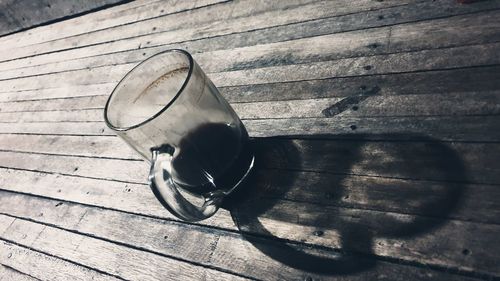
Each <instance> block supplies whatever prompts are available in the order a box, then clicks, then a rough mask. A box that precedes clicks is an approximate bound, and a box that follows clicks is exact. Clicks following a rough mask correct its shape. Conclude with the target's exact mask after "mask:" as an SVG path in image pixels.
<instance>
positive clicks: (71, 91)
mask: <svg viewBox="0 0 500 281" xmlns="http://www.w3.org/2000/svg"><path fill="white" fill-rule="evenodd" d="M115 86H116V83H103V84H95V85H77V86H70V85H68V86H66V87H60V88H48V89H42V90H27V91H22V90H21V91H15V92H10V93H6V92H2V93H0V106H1V104H2V103H5V102H9V101H31V100H41V99H56V98H67V97H80V96H95V95H103V94H109V93H111V92H112V91H113V89H114V87H115Z"/></svg>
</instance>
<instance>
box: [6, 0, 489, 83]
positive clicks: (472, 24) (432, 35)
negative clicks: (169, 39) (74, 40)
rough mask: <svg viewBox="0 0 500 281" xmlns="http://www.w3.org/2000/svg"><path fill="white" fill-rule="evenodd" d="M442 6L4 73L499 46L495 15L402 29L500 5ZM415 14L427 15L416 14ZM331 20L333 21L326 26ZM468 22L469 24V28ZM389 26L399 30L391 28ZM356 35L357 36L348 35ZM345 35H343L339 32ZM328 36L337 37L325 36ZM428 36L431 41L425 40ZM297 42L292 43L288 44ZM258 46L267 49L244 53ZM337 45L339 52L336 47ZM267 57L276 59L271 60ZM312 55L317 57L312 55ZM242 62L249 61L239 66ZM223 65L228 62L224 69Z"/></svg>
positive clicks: (17, 74)
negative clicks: (190, 56)
mask: <svg viewBox="0 0 500 281" xmlns="http://www.w3.org/2000/svg"><path fill="white" fill-rule="evenodd" d="M441 4H442V5H444V6H443V7H442V8H440V9H436V3H426V2H424V3H411V4H409V5H403V6H397V7H393V8H388V9H383V10H375V11H368V12H363V13H366V14H363V15H360V14H358V13H356V14H349V15H345V16H340V18H339V17H333V18H331V17H330V18H327V19H321V20H316V21H306V22H304V23H297V24H287V25H285V26H277V27H271V28H265V29H257V30H251V31H249V32H244V33H237V34H234V33H230V34H228V35H222V36H221V35H219V34H217V35H216V36H215V37H208V38H206V39H200V40H195V41H188V42H183V43H181V44H180V45H179V44H176V43H173V44H167V45H165V46H157V47H153V48H147V49H143V50H137V49H135V48H134V49H132V50H129V51H126V52H119V53H117V52H116V51H115V52H113V53H110V54H107V55H103V54H102V53H103V52H101V53H99V54H96V55H94V56H90V57H87V58H82V59H76V60H68V59H66V60H64V61H63V62H60V59H59V60H57V62H55V63H49V64H42V65H40V66H32V65H36V64H40V62H39V63H36V62H35V63H34V62H33V61H29V62H25V63H29V66H26V67H22V68H21V69H13V70H10V71H5V72H0V77H2V78H8V77H22V76H26V75H36V74H44V73H50V72H60V71H66V70H75V69H82V68H85V67H98V66H105V65H114V64H123V63H137V62H139V61H141V60H143V59H144V58H145V57H148V56H150V55H152V54H155V53H158V52H160V51H162V50H165V49H169V48H179V47H180V48H184V49H187V50H191V51H192V52H194V53H198V52H207V51H208V52H211V51H214V50H219V51H218V52H224V54H225V56H223V57H222V59H221V60H219V63H217V64H216V65H215V67H220V68H221V70H223V67H225V65H226V64H227V63H230V64H231V65H230V66H228V67H227V68H228V69H233V70H234V69H238V68H240V69H241V68H244V67H249V66H252V67H256V66H259V65H260V66H262V65H268V66H269V65H273V64H283V63H293V62H294V61H295V62H298V61H304V60H307V61H314V60H316V61H317V60H320V59H332V58H336V57H345V56H361V55H363V54H365V55H368V54H382V53H391V52H392V53H393V52H400V51H404V50H406V51H408V50H418V49H422V48H439V47H443V46H446V45H448V46H452V45H457V44H460V43H458V42H461V43H462V44H464V43H466V42H467V44H471V43H472V42H475V43H476V44H477V43H481V42H482V43H486V42H495V40H497V38H498V36H495V34H497V33H498V30H497V29H496V28H495V24H494V22H495V21H496V17H494V16H491V17H488V16H487V15H488V14H491V15H493V14H494V12H488V13H486V15H485V16H480V17H478V16H477V15H476V14H472V15H465V16H463V17H452V18H451V19H438V20H432V21H423V22H419V23H410V24H401V23H406V22H411V21H420V20H423V19H433V18H435V17H442V16H451V15H455V14H456V15H460V14H462V13H465V14H467V13H471V12H477V11H481V10H489V9H491V8H494V7H495V6H494V5H497V4H495V2H488V5H483V6H475V5H474V6H472V7H466V8H464V7H463V6H457V5H456V4H450V3H449V1H446V3H441ZM412 11H413V13H412ZM415 11H425V12H421V13H415ZM380 16H382V17H383V20H380V19H379V17H380ZM359 18H362V19H363V21H359ZM326 20H328V21H327V22H325V21H326ZM318 21H319V22H318ZM465 22H466V23H467V24H464V23H465ZM389 24H398V25H391V26H387V27H385V26H386V25H389ZM229 25H230V24H229ZM297 25H298V26H297ZM379 26H384V27H381V28H375V29H369V30H359V29H363V28H367V27H379ZM275 29H276V30H275ZM457 29H458V30H457ZM350 30H354V31H352V32H348V31H350ZM356 30H359V31H356ZM471 30H474V31H476V33H477V30H480V31H481V32H482V33H484V34H483V35H482V36H477V37H475V38H471V37H470V36H463V34H467V33H470V32H471ZM340 31H341V33H339V32H340ZM261 33H265V35H266V36H265V37H263V36H262V35H260V34H261ZM331 33H335V34H331ZM438 33H439V34H438ZM326 34H331V35H327V36H319V35H326ZM389 34H391V39H390V40H389V41H390V44H388V39H385V38H388V35H389ZM461 34H462V35H461ZM180 36H182V34H180ZM236 36H237V37H236ZM318 36H319V37H318ZM178 37H179V36H176V38H178ZM226 37H227V38H226ZM304 37H306V38H304ZM422 37H426V38H425V40H424V38H422ZM300 38H303V39H300ZM436 38H440V40H439V41H436ZM297 39H300V40H297ZM249 40H250V41H249ZM291 40H292V42H288V41H291ZM242 41H243V42H242ZM280 41H287V42H280ZM275 42H276V43H275ZM342 42H344V45H342ZM345 42H350V43H351V45H350V48H348V49H345V48H346V46H345ZM353 42H355V44H359V46H354V45H353V44H354V43H353ZM264 43H272V44H264ZM402 43H403V44H402ZM256 44H259V45H262V46H255V47H246V48H240V47H245V46H253V45H256ZM332 46H334V47H335V48H332ZM230 48H232V49H230ZM286 48H289V49H290V51H291V50H295V51H294V52H293V56H291V55H290V54H289V53H286V51H285V50H286ZM114 49H116V48H114ZM280 50H281V51H280ZM104 52H105V51H104ZM304 52H305V53H306V54H308V56H306V55H305V54H304ZM267 53H271V54H270V55H266V54H267ZM311 53H313V54H316V55H315V56H311ZM77 54H80V55H81V54H82V52H78V53H77ZM215 55H216V54H214V55H211V56H208V58H209V59H206V60H205V59H200V63H201V65H202V66H203V67H204V68H206V67H211V68H213V66H211V65H210V61H211V60H213V59H212V57H213V56H215ZM239 60H245V61H243V62H239ZM251 61H255V63H252V62H251ZM222 62H224V63H223V64H222ZM19 65H20V64H19V63H18V64H16V66H18V67H19ZM4 66H5V65H4V64H0V68H1V69H3V68H2V67H4Z"/></svg>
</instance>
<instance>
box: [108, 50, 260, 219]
mask: <svg viewBox="0 0 500 281" xmlns="http://www.w3.org/2000/svg"><path fill="white" fill-rule="evenodd" d="M104 120H105V122H106V124H107V126H108V127H109V128H111V129H112V130H114V131H115V132H116V134H117V135H118V136H119V137H121V138H122V139H123V140H124V141H125V142H126V143H127V144H129V145H130V146H131V147H132V148H133V149H135V150H136V151H137V152H138V153H139V154H140V155H141V156H142V157H143V158H144V159H146V160H147V161H149V162H150V163H151V170H150V174H149V184H150V187H151V189H152V191H153V193H154V194H155V196H156V197H157V198H158V200H159V201H160V202H161V203H162V205H163V206H164V207H165V208H167V209H168V210H169V211H170V212H171V213H172V214H173V215H175V216H177V217H178V218H180V219H183V220H187V221H198V220H202V219H205V218H208V217H210V216H212V215H213V214H214V213H215V212H216V211H217V209H218V208H219V206H220V204H221V202H222V200H223V198H224V197H225V196H227V195H228V194H229V193H231V191H233V190H234V189H235V188H236V187H237V186H238V185H239V184H241V182H242V181H243V180H244V179H245V178H246V177H247V175H248V174H249V172H250V170H251V169H252V166H253V162H254V156H253V152H252V150H251V149H250V145H249V140H248V134H247V131H246V129H245V127H244V126H243V124H242V123H241V120H240V119H239V118H238V115H236V113H235V112H234V110H233V109H232V108H231V106H230V105H229V104H228V103H227V101H226V100H225V99H224V98H223V97H222V96H221V94H220V93H219V91H218V90H217V88H216V87H215V86H214V84H213V83H212V82H211V81H210V79H209V78H208V77H207V76H206V75H205V73H204V72H203V71H202V70H201V68H200V66H199V65H198V64H197V63H196V62H195V61H194V60H193V58H192V57H191V55H190V54H189V53H188V52H186V51H184V50H178V49H173V50H168V51H164V52H161V53H159V54H156V55H154V56H152V57H150V58H148V59H146V60H145V61H143V62H141V63H139V64H138V65H137V66H136V67H134V68H133V69H132V70H131V71H129V72H128V73H127V74H126V75H125V77H124V78H123V79H122V80H121V81H120V82H119V83H118V85H117V86H116V87H115V89H114V90H113V92H112V93H111V95H110V97H109V99H108V101H107V103H106V107H105V109H104Z"/></svg>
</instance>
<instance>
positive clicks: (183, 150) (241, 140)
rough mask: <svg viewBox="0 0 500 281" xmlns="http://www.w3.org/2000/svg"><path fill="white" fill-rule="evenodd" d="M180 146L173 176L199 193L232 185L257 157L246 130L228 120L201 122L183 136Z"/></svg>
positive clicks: (187, 188) (190, 189) (175, 155)
mask: <svg viewBox="0 0 500 281" xmlns="http://www.w3.org/2000/svg"><path fill="white" fill-rule="evenodd" d="M177 150H178V151H176V153H174V158H173V160H172V168H173V169H172V170H173V171H172V176H173V179H174V181H175V182H176V183H177V184H178V185H180V186H181V187H182V188H184V189H185V190H187V191H189V192H192V193H196V194H204V193H206V192H209V191H213V190H215V189H223V190H229V189H231V188H232V187H234V186H235V185H236V184H237V183H238V182H239V181H240V180H241V179H242V178H243V176H244V175H245V173H247V171H248V169H249V167H250V164H251V161H252V159H253V153H252V150H251V148H250V143H249V141H248V135H247V132H246V130H245V129H243V130H242V129H241V127H240V126H237V127H236V128H235V127H232V126H229V125H226V124H216V123H213V124H204V125H202V126H199V127H198V128H196V129H195V130H193V131H191V132H190V133H188V134H187V135H186V136H185V137H184V138H183V139H182V140H181V142H180V144H179V146H178V148H177Z"/></svg>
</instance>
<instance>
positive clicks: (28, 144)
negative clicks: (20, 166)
mask: <svg viewBox="0 0 500 281" xmlns="http://www.w3.org/2000/svg"><path fill="white" fill-rule="evenodd" d="M0 149H1V150H4V151H26V152H36V153H48V154H61V155H68V154H69V155H78V156H88V157H102V158H115V159H129V160H142V159H141V158H140V157H139V155H138V154H137V152H135V151H134V150H133V149H132V148H130V147H129V146H127V145H125V142H123V141H122V140H121V139H119V138H118V137H116V136H99V137H92V136H40V135H22V134H21V135H2V137H1V138H0Z"/></svg>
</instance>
